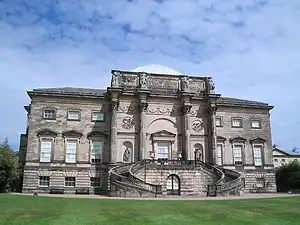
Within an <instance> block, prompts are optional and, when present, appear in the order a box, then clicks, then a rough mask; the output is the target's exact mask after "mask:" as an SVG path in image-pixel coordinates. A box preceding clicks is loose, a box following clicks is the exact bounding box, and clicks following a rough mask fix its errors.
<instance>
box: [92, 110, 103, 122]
mask: <svg viewBox="0 0 300 225" xmlns="http://www.w3.org/2000/svg"><path fill="white" fill-rule="evenodd" d="M104 116H105V115H104V113H103V112H100V111H92V121H93V122H98V121H102V122H103V121H104V119H105V118H104Z"/></svg>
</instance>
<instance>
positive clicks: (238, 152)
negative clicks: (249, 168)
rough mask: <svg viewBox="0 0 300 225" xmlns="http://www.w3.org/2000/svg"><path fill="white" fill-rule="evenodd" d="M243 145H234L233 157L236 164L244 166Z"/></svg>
mask: <svg viewBox="0 0 300 225" xmlns="http://www.w3.org/2000/svg"><path fill="white" fill-rule="evenodd" d="M242 149H243V146H242V145H234V147H233V156H234V164H235V165H242Z"/></svg>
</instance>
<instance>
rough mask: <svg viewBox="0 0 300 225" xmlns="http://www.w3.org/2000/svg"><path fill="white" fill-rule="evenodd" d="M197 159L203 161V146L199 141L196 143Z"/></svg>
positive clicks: (195, 152)
mask: <svg viewBox="0 0 300 225" xmlns="http://www.w3.org/2000/svg"><path fill="white" fill-rule="evenodd" d="M194 154H195V156H194V158H195V161H203V146H202V145H201V144H199V143H197V144H195V145H194Z"/></svg>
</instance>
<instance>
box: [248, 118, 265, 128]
mask: <svg viewBox="0 0 300 225" xmlns="http://www.w3.org/2000/svg"><path fill="white" fill-rule="evenodd" d="M251 129H262V124H261V120H260V119H251Z"/></svg>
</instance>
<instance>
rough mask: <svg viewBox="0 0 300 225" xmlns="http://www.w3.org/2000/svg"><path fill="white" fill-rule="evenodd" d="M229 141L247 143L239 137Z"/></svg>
mask: <svg viewBox="0 0 300 225" xmlns="http://www.w3.org/2000/svg"><path fill="white" fill-rule="evenodd" d="M229 140H230V142H246V141H247V139H245V138H243V137H240V136H237V137H233V138H230V139H229Z"/></svg>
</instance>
